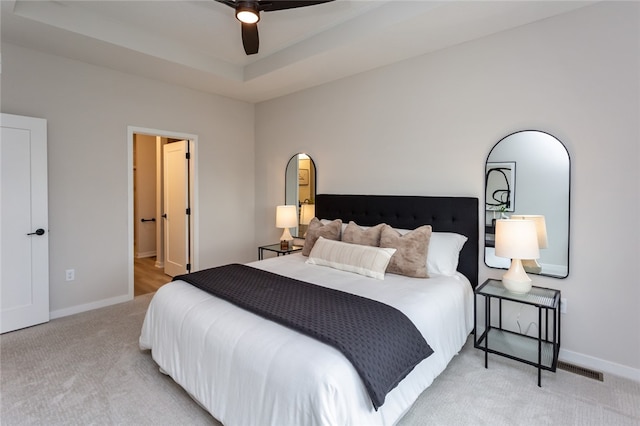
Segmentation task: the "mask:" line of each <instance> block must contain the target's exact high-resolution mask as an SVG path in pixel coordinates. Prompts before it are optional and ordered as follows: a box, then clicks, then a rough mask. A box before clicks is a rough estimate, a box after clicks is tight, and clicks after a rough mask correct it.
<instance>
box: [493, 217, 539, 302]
mask: <svg viewBox="0 0 640 426" xmlns="http://www.w3.org/2000/svg"><path fill="white" fill-rule="evenodd" d="M495 246H496V247H495V249H496V256H500V257H506V258H510V259H511V266H510V267H509V270H508V271H507V272H506V273H505V274H504V275H503V276H502V284H503V285H504V286H505V288H506V289H507V290H509V291H511V292H513V293H520V294H525V293H528V292H529V290H531V278H529V277H528V276H527V273H526V271H525V270H524V267H523V266H522V259H537V258H538V257H540V250H539V249H538V235H537V233H536V225H535V222H534V221H532V220H520V219H498V220H497V221H496V243H495Z"/></svg>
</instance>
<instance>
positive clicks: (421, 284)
mask: <svg viewBox="0 0 640 426" xmlns="http://www.w3.org/2000/svg"><path fill="white" fill-rule="evenodd" d="M316 216H317V217H318V218H321V219H325V220H326V221H333V220H335V219H341V220H342V223H343V224H348V223H349V222H350V221H353V222H355V223H356V224H357V225H358V226H361V227H363V228H362V229H366V227H373V226H375V225H377V224H380V223H385V224H387V225H390V226H391V227H393V228H394V229H396V230H401V229H402V230H413V229H416V228H418V227H421V226H423V225H425V224H429V225H431V227H432V230H433V233H434V234H432V237H433V235H435V234H436V233H437V234H440V235H441V236H442V235H450V234H452V235H462V236H464V237H466V242H465V243H464V245H463V246H462V249H461V250H460V251H459V253H458V255H459V260H458V262H457V270H456V271H452V272H451V273H446V274H444V273H443V274H440V273H433V272H431V273H430V274H429V275H430V277H429V278H428V279H424V278H412V277H406V276H403V275H398V274H392V273H386V274H384V279H374V278H371V277H368V276H364V275H362V274H360V273H353V272H348V271H345V270H340V269H336V268H334V267H326V266H318V265H311V264H309V263H308V262H307V261H308V260H309V257H307V256H303V255H302V254H301V253H297V254H291V255H287V256H280V257H275V258H271V259H266V260H262V261H258V262H252V263H249V264H247V266H249V267H250V269H258V270H259V271H267V272H270V273H276V274H279V275H283V276H286V277H290V278H292V279H296V280H300V281H305V282H308V283H312V284H316V285H318V286H321V287H323V288H327V289H335V290H340V291H342V292H348V293H351V294H354V295H357V296H361V297H364V298H367V299H373V300H376V301H379V302H382V303H383V304H385V305H388V306H391V307H392V308H395V309H396V310H399V311H401V312H402V313H403V314H404V315H405V316H406V317H407V318H408V319H409V320H410V321H411V322H412V323H413V324H414V325H415V328H416V329H417V330H418V331H419V333H420V334H421V335H422V336H424V339H425V340H426V341H427V342H428V344H429V346H430V347H431V348H432V349H433V353H432V354H431V355H430V356H428V357H427V358H425V359H423V360H421V361H420V362H419V363H417V364H416V365H415V367H413V368H411V369H410V371H409V372H408V374H406V376H405V377H404V378H403V379H402V380H401V381H400V382H399V383H398V384H397V386H394V387H393V389H391V390H390V391H389V392H388V393H387V394H386V396H385V398H384V401H383V403H382V404H381V405H380V406H379V407H377V406H375V404H373V403H372V399H371V396H370V393H369V392H368V388H367V387H366V386H365V385H364V384H363V380H362V378H361V376H360V375H359V374H358V371H356V368H354V365H353V364H352V363H351V362H350V361H349V359H347V358H346V357H345V354H344V353H343V352H341V351H340V350H338V349H336V348H335V347H333V346H331V345H328V344H325V343H323V342H321V341H318V340H316V339H314V338H312V337H309V336H308V335H305V334H303V333H300V332H299V331H296V330H293V329H291V328H289V327H285V326H283V325H281V324H278V323H276V322H274V321H270V320H266V319H264V318H263V317H262V316H259V315H256V314H255V313H252V312H249V311H247V310H244V309H241V308H239V307H237V306H236V305H235V304H233V303H230V302H229V301H227V300H223V299H221V298H219V297H216V296H213V295H212V294H210V293H208V292H205V291H203V290H201V289H199V288H196V287H195V286H193V285H191V284H189V283H187V282H184V281H182V280H177V281H173V282H172V283H170V284H167V285H165V286H163V287H162V288H161V289H160V290H158V292H157V293H156V294H155V295H154V297H153V299H152V301H151V303H150V305H149V309H148V311H147V314H146V316H145V320H144V324H143V327H142V331H141V336H140V347H141V348H142V349H144V350H147V349H150V350H151V354H152V357H153V360H154V361H155V362H156V363H157V364H158V366H159V367H160V371H161V372H162V373H164V374H168V375H170V376H171V377H172V378H173V380H175V381H176V382H177V383H178V384H179V385H180V386H182V387H183V388H184V389H185V390H186V391H187V392H188V393H189V394H190V395H191V396H192V398H194V399H195V400H196V401H197V402H198V403H199V404H200V405H201V406H202V407H204V408H205V409H206V410H207V411H209V412H210V413H211V414H212V416H213V417H215V418H216V419H217V420H219V421H220V422H222V423H223V424H225V425H227V426H233V425H278V426H286V425H362V424H366V425H392V424H395V423H396V422H397V421H398V420H399V419H401V418H402V416H403V415H404V414H405V413H406V412H407V410H408V409H409V408H410V407H411V405H412V404H413V403H414V402H415V400H416V399H417V398H418V396H419V395H420V394H421V393H422V392H423V391H424V390H425V389H426V388H427V387H428V386H429V385H430V384H431V383H432V382H433V380H434V379H435V378H436V377H437V376H438V375H439V374H440V373H441V372H442V371H444V369H445V368H446V366H447V365H448V363H449V362H450V360H451V359H452V358H453V357H454V356H455V355H456V354H457V353H458V351H459V350H460V349H461V348H462V346H463V345H464V343H465V341H466V339H467V337H468V335H469V333H470V332H471V330H472V327H473V288H474V287H475V286H476V285H477V275H478V243H479V242H478V227H479V222H478V200H477V199H476V198H470V197H418V196H383V195H334V194H321V195H318V196H317V197H316ZM342 230H343V231H344V228H342ZM439 238H440V237H439ZM434 241H435V239H434V238H432V239H431V243H430V245H429V250H431V248H432V246H433V245H434V244H435V243H434ZM313 253H315V252H312V255H311V257H314V254H313ZM438 272H440V271H438Z"/></svg>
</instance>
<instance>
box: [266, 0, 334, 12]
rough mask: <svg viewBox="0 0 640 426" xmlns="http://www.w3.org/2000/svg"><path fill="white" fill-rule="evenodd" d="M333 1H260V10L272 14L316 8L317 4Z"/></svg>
mask: <svg viewBox="0 0 640 426" xmlns="http://www.w3.org/2000/svg"><path fill="white" fill-rule="evenodd" d="M331 1H333V0H273V1H260V2H259V7H260V10H264V11H265V12H272V11H274V10H285V9H294V8H296V7H306V6H315V5H316V4H322V3H329V2H331Z"/></svg>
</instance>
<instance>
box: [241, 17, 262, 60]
mask: <svg viewBox="0 0 640 426" xmlns="http://www.w3.org/2000/svg"><path fill="white" fill-rule="evenodd" d="M242 45H243V46H244V51H245V53H246V54H247V55H255V54H256V53H258V47H259V46H260V39H259V38H258V24H245V23H242Z"/></svg>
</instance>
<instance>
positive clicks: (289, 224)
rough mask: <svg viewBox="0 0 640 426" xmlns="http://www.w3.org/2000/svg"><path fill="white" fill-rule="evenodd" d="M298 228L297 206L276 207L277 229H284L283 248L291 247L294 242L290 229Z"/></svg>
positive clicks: (281, 239)
mask: <svg viewBox="0 0 640 426" xmlns="http://www.w3.org/2000/svg"><path fill="white" fill-rule="evenodd" d="M294 226H298V209H297V208H296V206H278V207H276V228H284V230H283V231H282V236H281V237H280V244H281V246H282V247H284V245H285V244H286V245H287V247H288V246H289V244H290V242H291V241H292V240H293V237H292V236H291V231H289V228H293V227H294Z"/></svg>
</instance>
